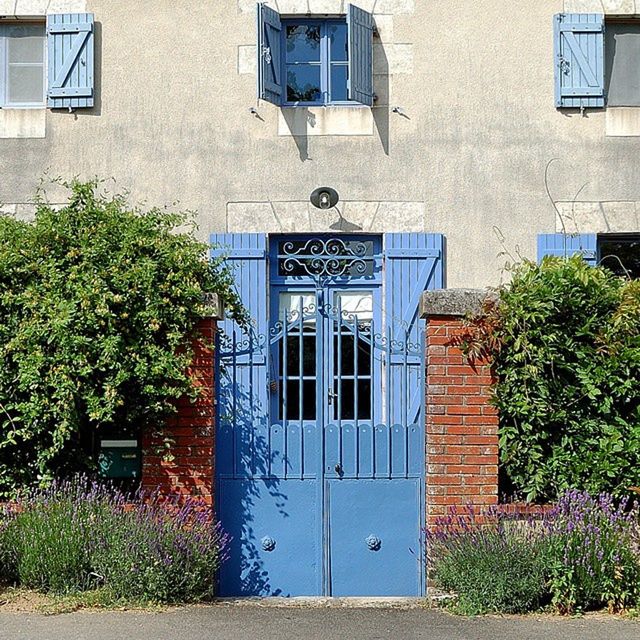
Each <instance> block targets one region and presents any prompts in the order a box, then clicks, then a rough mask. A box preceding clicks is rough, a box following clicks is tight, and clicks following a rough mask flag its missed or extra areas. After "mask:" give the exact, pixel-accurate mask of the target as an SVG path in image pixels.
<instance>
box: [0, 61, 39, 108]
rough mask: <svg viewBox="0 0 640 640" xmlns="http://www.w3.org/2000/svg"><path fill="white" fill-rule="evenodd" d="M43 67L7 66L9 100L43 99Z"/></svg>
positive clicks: (24, 101) (32, 101) (23, 101)
mask: <svg viewBox="0 0 640 640" xmlns="http://www.w3.org/2000/svg"><path fill="white" fill-rule="evenodd" d="M43 73H44V70H43V67H41V66H28V67H23V66H15V65H11V66H10V67H9V91H8V98H9V102H10V103H13V104H22V103H36V102H43V101H44V87H43Z"/></svg>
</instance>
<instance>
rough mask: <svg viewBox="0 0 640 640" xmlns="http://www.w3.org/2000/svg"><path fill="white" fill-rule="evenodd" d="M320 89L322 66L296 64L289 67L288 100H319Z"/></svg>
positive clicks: (320, 95)
mask: <svg viewBox="0 0 640 640" xmlns="http://www.w3.org/2000/svg"><path fill="white" fill-rule="evenodd" d="M321 97H322V90H321V89H320V67H319V66H316V65H314V66H311V65H295V66H288V67H287V101H288V102H318V101H319V100H320V98H321Z"/></svg>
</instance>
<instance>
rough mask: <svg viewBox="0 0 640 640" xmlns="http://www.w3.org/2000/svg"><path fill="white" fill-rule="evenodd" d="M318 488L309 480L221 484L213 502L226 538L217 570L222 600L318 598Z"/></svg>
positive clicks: (313, 481)
mask: <svg viewBox="0 0 640 640" xmlns="http://www.w3.org/2000/svg"><path fill="white" fill-rule="evenodd" d="M317 488H318V483H317V481H315V480H283V479H278V478H266V479H262V480H257V479H254V480H246V481H244V480H222V481H221V482H220V483H219V484H218V495H217V500H218V504H219V505H220V506H219V512H220V515H221V518H222V522H223V523H224V528H225V531H226V532H227V533H228V534H229V535H230V536H231V542H230V547H229V550H228V552H229V559H228V560H227V561H226V562H224V563H223V564H222V566H221V569H220V592H221V593H222V594H224V595H225V596H303V595H308V596H310V595H318V594H319V593H320V591H319V588H320V586H319V585H320V578H321V575H320V566H319V562H318V558H319V557H320V554H319V548H318V545H319V540H320V536H319V528H318V527H319V523H318V517H319V513H320V511H319V509H318V504H317V497H316V496H317Z"/></svg>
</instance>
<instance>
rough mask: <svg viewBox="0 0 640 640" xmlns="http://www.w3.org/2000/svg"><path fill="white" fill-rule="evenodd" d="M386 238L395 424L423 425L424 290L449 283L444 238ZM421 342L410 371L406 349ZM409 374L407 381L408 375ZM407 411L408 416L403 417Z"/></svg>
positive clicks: (393, 235) (390, 377)
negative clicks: (445, 274) (421, 311)
mask: <svg viewBox="0 0 640 640" xmlns="http://www.w3.org/2000/svg"><path fill="white" fill-rule="evenodd" d="M384 242H385V250H384V256H385V321H386V327H387V336H388V338H389V340H390V344H391V354H390V357H389V362H388V364H387V371H388V373H387V384H388V385H389V391H390V396H391V397H390V403H389V404H390V407H391V416H390V419H391V423H392V424H394V423H397V424H403V423H404V422H405V421H406V422H407V424H424V421H423V417H424V416H422V415H421V414H422V406H423V399H424V328H425V321H424V320H422V319H421V318H420V313H419V308H420V299H421V297H422V293H423V291H426V290H428V289H442V288H443V287H444V237H443V236H442V235H440V234H427V233H388V234H385V236H384ZM407 343H409V344H411V345H420V348H419V349H418V350H417V351H418V354H419V355H413V356H410V357H409V359H408V362H407V364H408V367H407V370H405V366H404V358H405V355H404V354H403V353H402V351H403V350H402V349H401V348H399V349H398V353H397V354H394V350H395V349H394V346H397V345H406V344H407ZM405 376H406V379H405ZM404 413H406V415H403V414H404Z"/></svg>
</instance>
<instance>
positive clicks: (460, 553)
mask: <svg viewBox="0 0 640 640" xmlns="http://www.w3.org/2000/svg"><path fill="white" fill-rule="evenodd" d="M475 515H476V514H474V513H473V510H467V511H466V512H465V514H463V515H455V516H452V517H450V518H447V519H444V520H443V521H441V522H440V523H439V524H438V527H437V529H436V531H435V532H432V534H431V535H429V536H428V557H429V563H430V565H431V566H432V567H433V576H432V577H433V578H434V580H435V582H436V583H437V585H438V586H439V587H440V588H442V589H444V590H446V591H450V592H453V593H455V595H456V600H455V609H456V610H457V611H458V612H459V613H463V614H465V615H478V614H483V613H525V612H528V611H534V610H536V609H539V608H540V607H541V606H542V605H544V604H545V603H546V602H548V600H549V593H548V589H547V585H546V576H547V562H548V557H547V554H546V545H545V543H546V540H545V537H544V535H543V532H542V531H541V530H540V527H539V526H538V527H536V526H533V525H531V524H529V523H525V524H522V523H518V522H515V521H513V520H512V518H511V517H510V516H504V515H503V514H502V513H501V512H499V511H498V510H493V511H489V512H485V513H484V514H482V515H481V518H482V519H483V520H486V521H487V522H486V523H485V524H483V525H482V526H478V525H477V524H475V523H474V517H475Z"/></svg>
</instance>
